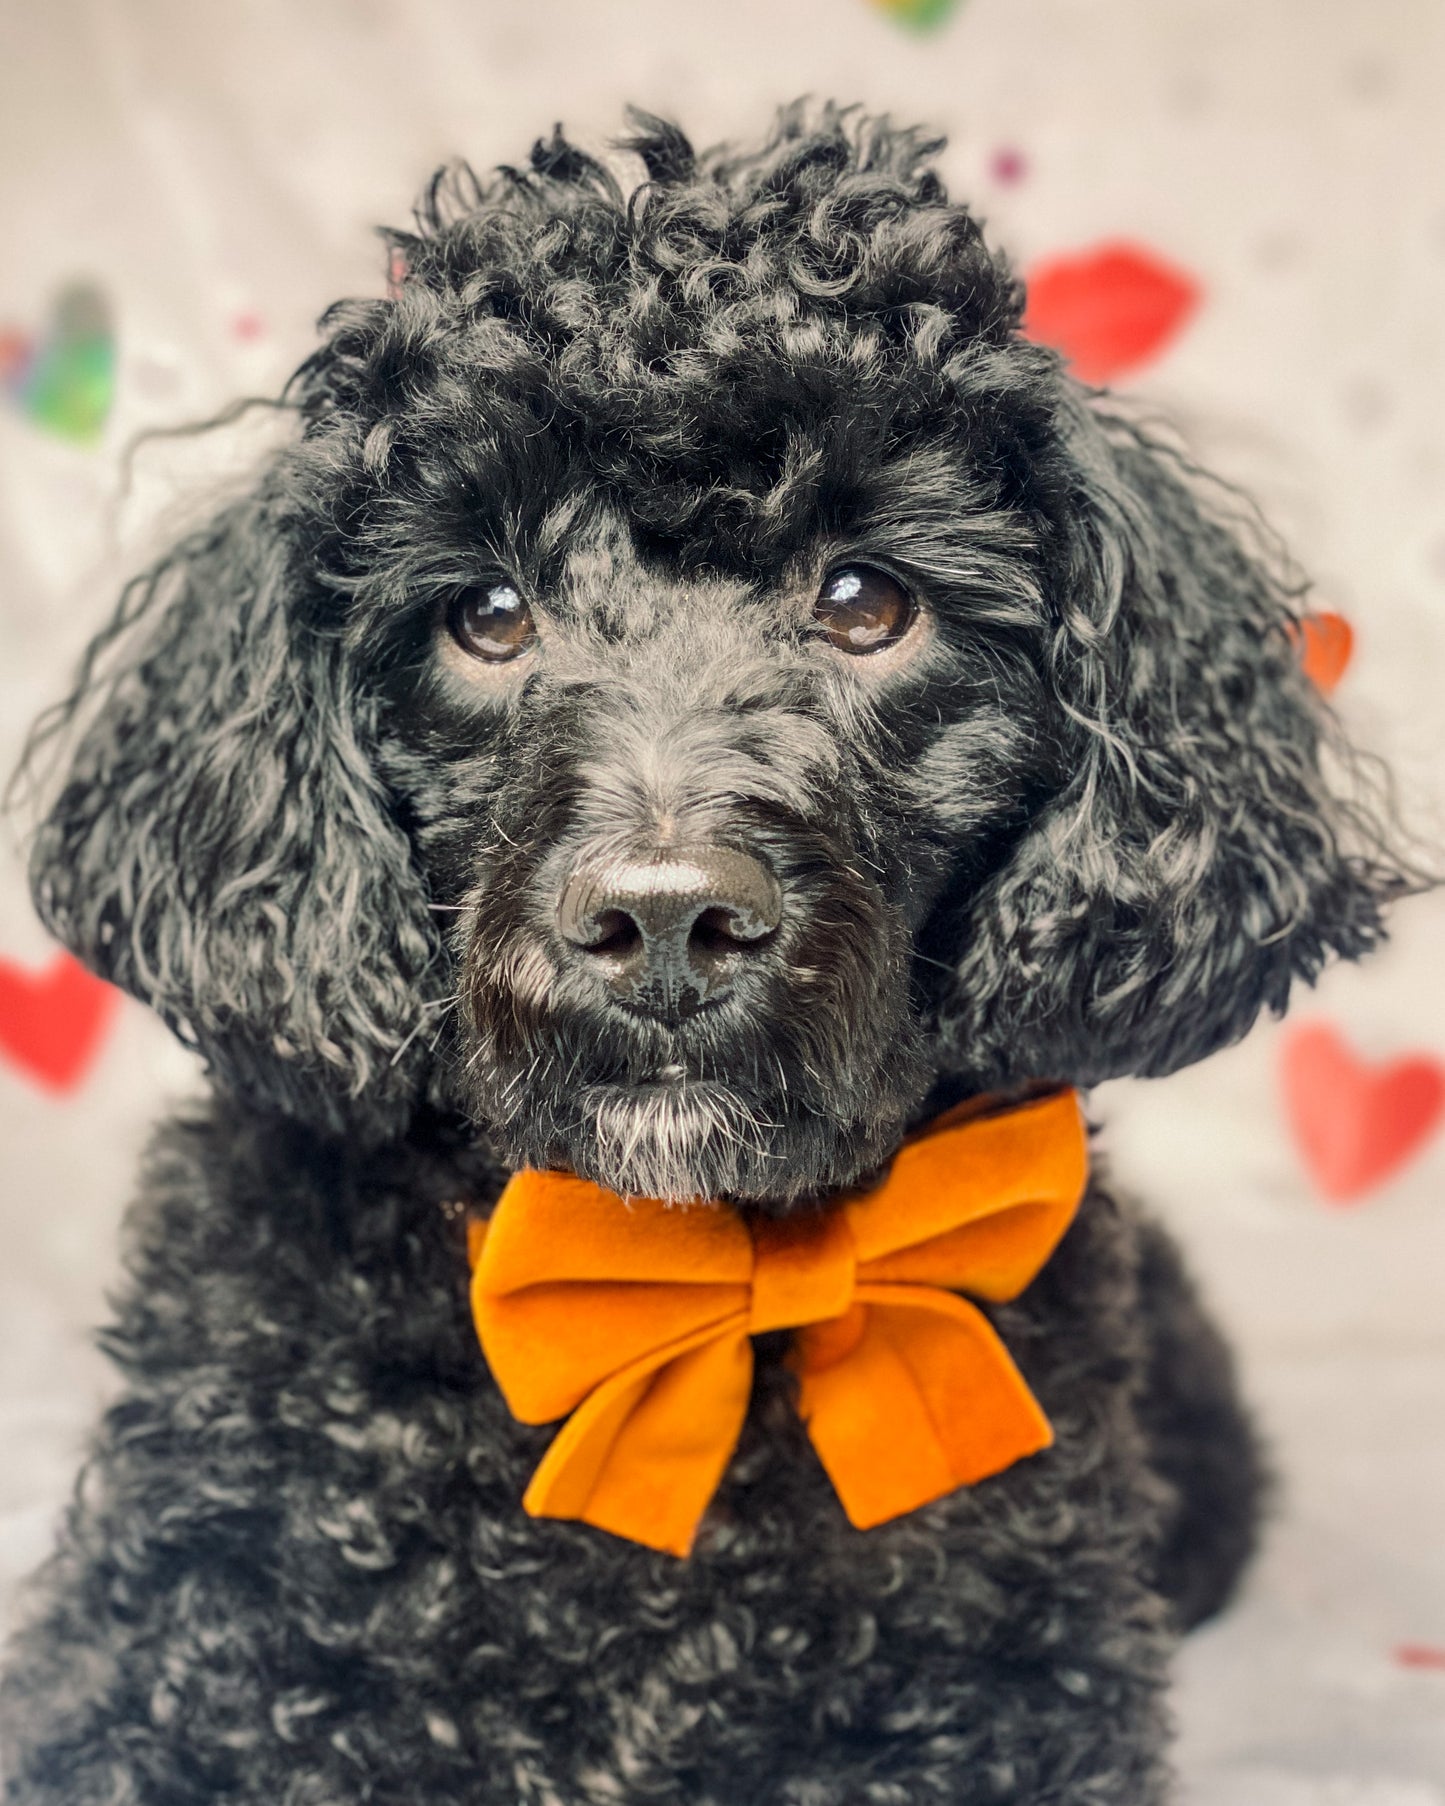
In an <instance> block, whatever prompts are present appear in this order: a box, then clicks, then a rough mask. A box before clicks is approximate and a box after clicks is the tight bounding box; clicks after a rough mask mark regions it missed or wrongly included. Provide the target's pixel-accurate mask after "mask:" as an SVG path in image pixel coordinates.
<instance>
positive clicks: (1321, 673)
mask: <svg viewBox="0 0 1445 1806" xmlns="http://www.w3.org/2000/svg"><path fill="white" fill-rule="evenodd" d="M1290 638H1291V639H1292V640H1293V641H1294V643H1295V645H1296V646H1297V647H1298V649H1299V657H1300V664H1301V665H1303V666H1304V672H1305V676H1306V677H1308V678H1310V679H1312V681H1313V682H1314V683H1316V684H1318V685H1319V687H1320V689H1322V690H1323V691H1324V693H1325V695H1326V696H1328V695H1329V693H1330V691H1331V690H1333V689H1334V687H1335V685H1336V684H1337V683H1338V682H1339V681H1340V679H1341V678H1342V677H1343V676H1344V674H1345V668H1346V666H1348V664H1349V662H1350V655H1351V654H1352V653H1353V651H1354V649H1355V633H1354V629H1353V628H1352V627H1351V626H1350V624H1349V622H1348V621H1347V620H1346V619H1345V617H1344V616H1343V615H1336V614H1330V613H1329V612H1328V611H1322V612H1321V613H1319V614H1317V615H1306V616H1305V618H1304V620H1302V621H1301V622H1300V624H1299V626H1298V627H1296V628H1293V629H1292V630H1291V633H1290Z"/></svg>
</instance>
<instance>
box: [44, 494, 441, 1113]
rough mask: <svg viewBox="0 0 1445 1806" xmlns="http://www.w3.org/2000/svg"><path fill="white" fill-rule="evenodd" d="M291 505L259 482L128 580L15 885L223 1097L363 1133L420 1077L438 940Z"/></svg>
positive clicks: (89, 672) (80, 694)
mask: <svg viewBox="0 0 1445 1806" xmlns="http://www.w3.org/2000/svg"><path fill="white" fill-rule="evenodd" d="M297 512H298V510H297V509H296V507H295V504H294V502H292V503H290V504H289V505H288V501H287V497H286V491H285V486H284V484H283V482H282V481H281V479H280V477H279V476H274V475H273V477H272V478H271V479H269V481H268V483H263V485H262V488H261V489H260V491H259V492H258V493H257V494H256V495H254V496H252V497H249V498H248V499H246V500H244V501H242V502H238V503H237V504H235V505H233V506H232V507H230V508H228V509H227V510H226V511H225V512H223V513H222V514H221V515H220V516H219V517H218V518H217V519H216V520H215V521H214V522H213V523H212V524H211V525H209V526H208V527H206V528H204V529H202V530H200V531H198V532H196V533H194V534H192V535H191V536H190V537H188V538H187V539H185V540H184V541H183V542H182V543H181V544H180V545H179V546H178V547H177V548H176V549H175V550H174V551H172V552H171V553H170V554H169V555H168V556H167V557H165V558H164V559H162V560H161V561H160V563H159V564H157V565H156V566H155V567H154V568H153V569H152V570H151V571H149V572H148V573H147V574H146V575H144V576H143V577H140V578H138V579H137V580H136V581H135V582H134V583H133V584H132V585H131V586H130V588H129V590H128V591H127V592H126V595H125V597H123V599H122V602H121V605H120V608H119V610H118V611H117V613H116V616H115V618H114V619H113V620H112V622H111V623H110V625H109V627H108V628H106V629H105V630H104V631H103V632H102V633H101V634H100V636H99V637H98V639H97V640H96V643H95V644H94V646H92V648H91V651H90V653H89V654H88V655H87V659H86V662H85V666H84V668H83V670H82V675H81V680H80V683H79V685H78V686H77V690H76V693H75V695H74V696H73V697H72V698H71V699H70V701H69V702H68V703H67V704H65V705H62V707H61V709H60V710H58V711H57V717H58V719H57V720H56V721H55V722H52V724H51V730H52V731H56V730H58V729H59V728H61V727H64V726H67V725H68V724H69V723H70V721H71V720H72V719H74V718H76V717H77V716H85V715H87V714H89V716H90V720H89V725H88V726H87V727H86V728H85V729H84V731H83V734H82V736H81V738H80V743H79V746H78V750H77V752H76V755H75V760H74V765H73V768H72V770H71V772H70V775H69V778H68V781H67V782H66V783H65V785H64V788H63V789H62V790H61V792H60V795H59V798H58V800H57V801H56V803H55V805H54V807H53V809H52V810H51V812H50V813H49V815H48V817H47V818H46V819H45V820H44V822H43V823H42V825H41V827H40V830H39V832H38V835H37V837H36V840H35V843H34V849H33V854H32V860H31V880H32V887H33V890H34V896H35V901H36V906H37V908H38V909H39V911H40V914H41V916H42V918H43V919H44V921H45V922H46V924H47V925H48V926H49V928H50V929H51V930H52V931H53V932H54V933H55V934H56V935H57V936H58V937H59V939H60V940H61V941H62V942H63V943H64V944H65V945H66V946H67V947H69V948H70V949H71V951H72V952H73V953H75V954H76V955H77V956H78V957H79V958H80V959H81V960H82V961H84V963H85V964H86V965H88V966H89V967H90V968H91V969H92V970H93V971H95V972H98V973H99V974H100V975H101V976H102V977H103V978H108V979H110V980H111V981H112V982H114V983H115V984H117V985H120V986H121V987H122V988H123V989H125V990H127V991H129V992H131V993H132V995H134V996H136V997H139V998H141V999H142V1000H143V1001H144V1002H146V1003H149V1004H151V1005H152V1006H153V1007H154V1008H155V1009H156V1010H157V1011H159V1013H160V1014H161V1016H163V1017H164V1018H165V1020H166V1021H167V1022H168V1023H169V1024H170V1026H171V1027H172V1028H173V1029H174V1030H175V1031H176V1033H177V1034H178V1035H179V1036H180V1037H181V1038H182V1039H183V1040H184V1041H186V1042H187V1043H188V1044H189V1045H191V1046H194V1047H197V1048H199V1050H200V1051H201V1053H202V1054H204V1055H205V1057H206V1059H207V1060H208V1062H209V1063H210V1065H211V1067H212V1069H213V1071H214V1073H215V1075H216V1077H217V1078H218V1079H219V1080H220V1081H221V1082H222V1084H224V1085H226V1086H228V1087H229V1088H232V1089H234V1090H238V1091H241V1092H243V1093H245V1094H247V1095H248V1096H250V1097H252V1098H254V1099H256V1100H259V1101H261V1102H262V1103H264V1104H267V1105H271V1106H274V1107H277V1108H280V1109H283V1110H285V1111H287V1112H288V1113H291V1114H294V1115H298V1116H302V1117H304V1118H307V1119H309V1120H312V1121H315V1122H318V1123H319V1124H321V1125H323V1126H326V1127H328V1128H331V1129H337V1130H339V1129H342V1128H346V1129H348V1130H349V1131H351V1132H352V1133H362V1134H365V1135H368V1136H370V1135H373V1134H374V1135H376V1136H377V1137H381V1136H385V1135H386V1134H389V1133H394V1132H395V1131H396V1129H397V1128H398V1127H399V1126H400V1124H401V1122H402V1121H403V1120H404V1118H405V1116H406V1114H407V1112H408V1111H409V1109H410V1107H411V1104H412V1103H413V1102H414V1100H415V1097H416V1094H417V1091H418V1088H419V1086H420V1085H421V1083H422V1082H423V1077H422V1075H423V1072H424V1063H425V1058H426V1051H427V1044H428V1043H429V1041H430V1040H431V1035H430V1034H429V1033H428V1032H427V1028H426V1025H427V1023H428V1021H429V1020H430V1021H434V1020H435V1018H434V1017H432V1018H428V1016H427V1001H428V996H429V995H430V992H429V989H428V987H429V986H430V987H431V989H432V990H435V989H437V988H439V987H438V986H437V983H436V979H435V976H434V974H435V972H436V969H437V966H438V964H439V949H438V945H437V940H436V936H435V933H434V931H433V928H432V925H431V916H430V913H429V911H428V910H427V907H426V900H425V897H424V894H423V890H422V883H421V879H420V877H419V875H418V873H417V871H416V870H415V868H414V866H413V862H412V858H411V850H410V847H409V844H408V842H407V839H406V837H405V835H404V834H403V833H402V831H401V829H400V827H399V826H398V824H397V822H396V821H395V820H394V819H393V816H392V813H391V811H390V808H389V806H388V799H387V797H386V795H385V794H384V793H383V790H382V787H381V786H380V784H379V782H378V779H377V777H376V775H375V773H374V771H373V769H372V766H371V762H370V759H369V757H368V751H367V748H368V746H369V745H370V744H372V743H373V736H374V728H375V723H374V719H373V707H374V705H372V704H371V703H370V702H369V701H368V699H367V698H366V697H365V695H364V693H363V692H361V691H360V690H359V688H358V686H357V684H356V681H355V674H354V672H353V671H352V670H351V669H350V667H349V665H348V661H347V657H346V653H345V649H344V646H343V645H342V643H341V637H340V635H339V633H338V632H337V631H336V630H335V628H334V627H333V626H330V625H329V624H327V623H326V622H324V621H323V620H322V619H321V618H320V617H319V615H318V612H317V610H316V608H315V604H314V599H312V598H309V597H308V592H307V584H306V582H305V579H304V578H303V577H301V576H300V575H298V569H297V566H298V562H299V560H298V553H297V548H296V545H295V542H296V541H297V539H298V532H297V530H296V528H295V525H294V517H295V515H296V513H297Z"/></svg>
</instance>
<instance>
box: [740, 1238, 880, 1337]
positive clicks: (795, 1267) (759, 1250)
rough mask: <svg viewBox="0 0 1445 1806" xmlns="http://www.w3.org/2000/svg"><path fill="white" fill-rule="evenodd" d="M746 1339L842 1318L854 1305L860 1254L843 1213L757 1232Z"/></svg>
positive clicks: (754, 1240)
mask: <svg viewBox="0 0 1445 1806" xmlns="http://www.w3.org/2000/svg"><path fill="white" fill-rule="evenodd" d="M752 1233H753V1278H752V1296H751V1299H750V1301H749V1305H748V1334H749V1335H753V1336H760V1335H762V1334H763V1333H764V1332H765V1331H767V1330H770V1329H800V1328H801V1327H802V1326H803V1325H804V1324H808V1323H826V1322H827V1321H828V1319H829V1318H830V1317H841V1316H842V1314H843V1313H844V1312H845V1311H846V1310H847V1309H848V1307H849V1305H850V1304H851V1303H852V1302H853V1288H854V1285H855V1282H856V1277H857V1272H858V1251H857V1249H856V1248H855V1247H854V1245H853V1236H852V1233H851V1231H850V1230H849V1228H848V1219H847V1217H846V1216H844V1215H843V1214H842V1212H841V1211H833V1212H830V1213H829V1214H828V1215H827V1216H816V1217H807V1218H802V1219H798V1220H792V1219H784V1220H783V1221H782V1222H779V1223H771V1222H767V1223H758V1224H756V1225H755V1226H754V1228H753V1232H752Z"/></svg>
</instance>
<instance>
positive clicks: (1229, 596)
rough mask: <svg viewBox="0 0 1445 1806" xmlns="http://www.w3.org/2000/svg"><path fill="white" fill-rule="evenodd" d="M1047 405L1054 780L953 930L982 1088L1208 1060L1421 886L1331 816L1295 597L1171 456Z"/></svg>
mask: <svg viewBox="0 0 1445 1806" xmlns="http://www.w3.org/2000/svg"><path fill="white" fill-rule="evenodd" d="M1064 405H1065V425H1064V429H1063V432H1064V444H1065V448H1066V452H1067V456H1066V458H1065V460H1064V461H1063V465H1062V468H1063V470H1064V471H1065V472H1066V473H1067V474H1066V475H1065V476H1063V477H1061V478H1060V480H1059V481H1058V483H1057V486H1056V489H1055V491H1054V492H1053V494H1052V495H1050V496H1047V497H1045V498H1044V499H1043V501H1042V504H1041V514H1042V528H1041V537H1042V540H1043V542H1044V545H1045V548H1046V550H1045V557H1046V561H1047V563H1046V570H1045V578H1046V583H1047V586H1048V590H1049V596H1048V601H1049V608H1050V627H1049V630H1048V631H1049V640H1048V643H1047V645H1046V648H1045V653H1044V658H1045V666H1046V670H1045V684H1046V688H1047V690H1048V691H1049V693H1050V694H1051V696H1052V699H1053V704H1054V707H1055V709H1056V722H1055V726H1054V729H1053V733H1054V735H1055V736H1056V738H1057V741H1058V745H1059V749H1060V753H1061V757H1060V758H1059V760H1058V763H1057V767H1056V769H1057V770H1058V772H1059V774H1060V776H1059V782H1058V788H1057V790H1056V792H1055V794H1054V796H1053V799H1052V801H1051V802H1049V803H1047V804H1046V805H1045V806H1044V807H1043V808H1042V809H1041V810H1040V812H1039V814H1038V816H1037V818H1036V819H1035V820H1034V821H1033V823H1032V824H1031V825H1030V827H1029V828H1028V830H1027V831H1026V832H1025V834H1024V835H1023V837H1022V838H1021V839H1020V841H1019V842H1018V844H1017V845H1016V847H1015V849H1014V851H1013V854H1012V856H1011V857H1010V858H1009V859H1008V860H1007V861H1006V862H1005V863H1004V865H1003V866H1002V868H1001V869H1000V870H999V871H998V872H997V873H996V875H995V877H994V879H993V880H992V882H991V883H989V884H988V885H987V886H986V887H985V889H984V891H983V892H982V893H981V894H980V895H977V896H976V897H975V899H974V901H973V903H972V905H971V907H969V908H968V909H966V911H964V912H963V913H962V914H961V915H960V916H956V917H955V918H954V920H953V921H952V922H951V923H950V924H949V925H948V927H947V929H946V938H947V940H948V941H949V942H950V943H951V944H950V945H949V946H948V947H947V951H948V953H949V954H950V955H951V961H950V963H951V964H954V965H955V966H956V979H955V980H954V981H953V982H952V983H951V984H950V985H949V988H948V991H947V993H946V995H945V998H944V1000H943V1003H942V1007H941V1016H940V1024H939V1026H940V1031H941V1038H942V1044H943V1046H944V1048H945V1050H949V1054H948V1057H951V1058H952V1059H953V1060H955V1061H956V1062H957V1063H958V1064H959V1066H960V1068H962V1069H966V1070H968V1071H970V1072H971V1073H973V1074H974V1075H975V1076H976V1077H977V1078H978V1079H979V1080H980V1081H981V1082H985V1083H997V1082H1000V1081H1005V1080H1009V1079H1021V1078H1036V1077H1047V1078H1058V1079H1070V1080H1073V1081H1075V1082H1078V1083H1091V1082H1093V1081H1096V1080H1100V1079H1104V1078H1109V1077H1113V1076H1116V1075H1119V1074H1124V1073H1138V1074H1162V1073H1166V1072H1171V1071H1173V1070H1174V1069H1175V1068H1177V1067H1180V1066H1183V1065H1186V1064H1188V1063H1189V1062H1190V1061H1193V1060H1197V1059H1200V1058H1202V1057H1203V1056H1204V1055H1206V1054H1208V1053H1210V1052H1212V1051H1213V1050H1214V1049H1216V1048H1218V1047H1222V1046H1225V1045H1227V1044H1228V1043H1230V1042H1232V1041H1235V1040H1237V1039H1238V1038H1239V1037H1240V1036H1242V1035H1243V1034H1244V1033H1245V1032H1246V1031H1247V1030H1248V1028H1249V1027H1250V1025H1251V1024H1252V1023H1253V1022H1254V1020H1255V1018H1256V1017H1257V1016H1258V1014H1259V1012H1260V1010H1261V1009H1262V1008H1265V1007H1268V1008H1270V1009H1273V1010H1274V1011H1276V1012H1278V1011H1281V1010H1283V1008H1284V1006H1285V1002H1286V999H1287V997H1288V994H1289V990H1290V986H1291V983H1292V981H1293V980H1294V979H1296V978H1303V979H1305V980H1307V981H1313V979H1314V978H1315V977H1316V975H1317V974H1318V973H1319V971H1320V969H1321V967H1322V965H1323V964H1324V963H1325V961H1326V959H1327V958H1329V957H1330V956H1331V955H1339V956H1342V957H1344V958H1350V959H1352V958H1356V957H1358V956H1359V955H1360V954H1362V953H1364V952H1366V951H1367V950H1368V949H1369V948H1371V947H1372V946H1373V945H1374V944H1375V943H1376V942H1377V941H1378V940H1379V939H1380V938H1381V935H1382V932H1383V930H1382V922H1381V916H1382V909H1383V906H1384V905H1385V903H1386V902H1387V901H1388V900H1389V899H1390V898H1392V897H1394V896H1397V895H1399V894H1401V893H1402V892H1404V891H1406V890H1408V889H1411V888H1414V887H1415V886H1416V883H1417V880H1416V878H1415V877H1414V875H1413V874H1411V873H1410V872H1408V871H1407V870H1406V869H1403V868H1402V866H1401V864H1400V863H1399V862H1398V861H1397V860H1396V859H1395V858H1394V857H1393V856H1392V855H1391V854H1390V852H1389V851H1388V850H1387V847H1386V844H1385V834H1384V830H1383V827H1382V826H1381V824H1380V822H1379V821H1378V820H1376V819H1375V818H1374V817H1373V816H1372V814H1371V813H1370V811H1369V810H1368V809H1367V808H1366V807H1364V806H1362V805H1361V804H1360V803H1359V802H1358V801H1355V800H1351V799H1350V798H1349V795H1348V793H1349V791H1350V790H1351V789H1352V788H1354V787H1355V785H1354V780H1355V779H1356V778H1357V777H1358V774H1359V765H1358V761H1356V760H1354V759H1353V758H1352V756H1351V755H1350V754H1349V751H1348V749H1347V748H1346V747H1345V746H1344V745H1343V743H1342V741H1341V739H1340V736H1339V732H1338V728H1337V725H1336V723H1335V721H1334V718H1333V715H1332V714H1331V712H1330V710H1329V709H1328V707H1327V705H1326V704H1325V703H1324V701H1323V699H1322V697H1321V696H1320V695H1319V693H1318V692H1317V690H1316V689H1315V687H1314V686H1313V685H1312V684H1311V682H1310V680H1309V679H1308V677H1307V676H1306V675H1305V674H1304V672H1303V670H1302V669H1301V665H1300V659H1299V654H1298V634H1299V626H1298V613H1297V610H1298V599H1299V590H1298V587H1297V586H1296V587H1291V586H1290V585H1289V584H1288V583H1286V582H1283V581H1282V580H1281V579H1280V578H1279V577H1278V576H1277V575H1275V574H1274V573H1273V572H1272V570H1271V568H1270V561H1269V559H1268V558H1266V557H1264V556H1262V555H1259V554H1257V553H1256V552H1254V551H1251V550H1247V549H1246V545H1247V540H1248V534H1247V533H1242V532H1241V531H1240V523H1237V522H1236V523H1232V524H1231V523H1229V522H1228V520H1227V518H1226V515H1225V513H1224V512H1223V511H1221V513H1220V514H1219V515H1216V514H1214V513H1212V512H1211V511H1210V510H1209V509H1208V508H1206V507H1205V506H1204V505H1203V503H1202V501H1201V490H1200V487H1199V484H1198V483H1197V481H1196V480H1195V479H1194V478H1193V476H1192V475H1191V473H1189V472H1188V471H1187V470H1186V469H1185V468H1184V467H1183V464H1182V461H1181V460H1180V459H1179V458H1178V457H1177V456H1176V455H1174V454H1172V453H1171V452H1169V451H1167V450H1165V449H1163V448H1161V447H1159V446H1157V445H1154V444H1153V443H1151V442H1150V441H1149V440H1148V439H1147V438H1146V437H1145V436H1144V435H1143V434H1141V433H1140V432H1138V431H1137V430H1135V429H1133V428H1131V427H1129V426H1127V425H1125V424H1123V423H1121V422H1119V421H1116V420H1111V419H1109V418H1108V417H1105V416H1101V415H1100V414H1098V413H1096V412H1095V411H1094V410H1093V409H1092V408H1091V407H1090V406H1088V405H1087V404H1086V403H1085V402H1084V401H1083V399H1082V397H1080V398H1078V399H1071V400H1069V401H1066V403H1065V404H1064Z"/></svg>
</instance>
